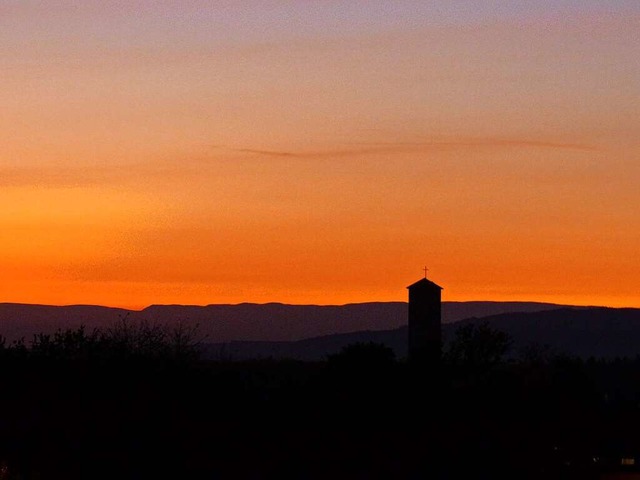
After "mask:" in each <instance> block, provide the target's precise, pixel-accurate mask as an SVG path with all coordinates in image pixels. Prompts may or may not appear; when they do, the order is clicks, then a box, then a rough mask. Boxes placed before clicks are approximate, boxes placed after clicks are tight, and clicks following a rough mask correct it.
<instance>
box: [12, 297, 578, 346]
mask: <svg viewBox="0 0 640 480" xmlns="http://www.w3.org/2000/svg"><path fill="white" fill-rule="evenodd" d="M559 307H560V305H556V304H549V303H537V302H483V301H472V302H444V303H443V322H444V323H450V322H454V321H457V320H461V319H464V318H469V317H472V316H477V317H482V316H487V315H491V314H498V313H505V312H513V311H540V310H549V309H554V308H559ZM407 308H408V307H407V303H406V302H367V303H350V304H345V305H290V304H285V303H277V302H271V303H265V304H257V303H248V302H245V303H240V304H211V305H150V306H148V307H146V308H144V309H142V310H129V309H124V308H116V307H103V306H95V305H68V306H49V305H33V304H21V303H0V334H2V335H4V336H5V337H6V338H7V339H8V340H9V341H11V340H15V339H19V338H23V337H24V338H25V340H27V341H29V340H31V338H32V337H33V335H34V334H37V333H52V332H55V331H56V330H57V329H68V328H78V327H80V326H82V325H84V326H85V328H86V329H88V330H92V329H94V328H108V327H109V326H111V325H113V324H114V323H116V322H118V321H119V320H120V319H122V318H126V319H128V320H130V321H134V322H135V321H147V322H151V323H158V324H165V325H166V324H168V325H177V324H186V325H188V326H196V325H197V326H198V331H199V335H200V336H201V337H203V338H206V339H207V341H208V342H212V343H214V342H230V341H241V340H246V341H248V340H253V341H296V340H302V339H305V338H310V337H319V336H323V335H330V334H337V333H350V332H358V331H364V330H372V331H378V330H390V329H394V328H399V327H401V326H403V325H406V323H407ZM575 308H580V307H575Z"/></svg>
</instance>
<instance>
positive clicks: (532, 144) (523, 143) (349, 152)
mask: <svg viewBox="0 0 640 480" xmlns="http://www.w3.org/2000/svg"><path fill="white" fill-rule="evenodd" d="M354 145H361V147H358V148H345V149H335V150H319V151H282V150H263V149H255V148H232V147H224V146H219V145H214V146H213V147H214V148H219V149H224V150H227V151H231V152H237V153H248V154H252V155H262V156H267V157H280V158H301V159H307V158H329V157H331V158H336V157H349V156H359V155H376V154H391V155H393V154H407V153H421V152H433V151H441V150H449V149H463V148H548V149H556V150H574V151H582V152H596V151H599V150H600V149H599V148H598V147H595V146H592V145H584V144H579V143H559V142H545V141H537V140H502V139H488V140H464V141H436V142H379V143H357V144H354Z"/></svg>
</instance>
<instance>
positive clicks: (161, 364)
mask: <svg viewBox="0 0 640 480" xmlns="http://www.w3.org/2000/svg"><path fill="white" fill-rule="evenodd" d="M195 335H196V332H194V331H185V330H181V329H174V330H166V329H164V328H161V327H157V326H153V325H149V324H144V323H135V324H134V323H131V322H128V321H127V320H123V321H121V322H120V323H118V324H117V325H115V326H114V327H112V328H110V329H107V330H105V331H92V332H86V331H85V330H84V329H79V330H72V331H64V332H58V333H57V334H54V335H50V336H47V335H38V336H36V337H35V338H34V339H33V341H31V342H29V343H28V344H27V343H25V342H17V343H13V344H6V342H1V343H0V374H1V375H2V394H1V395H0V479H7V478H16V479H18V478H21V479H30V478H34V479H35V478H39V479H40V478H53V479H59V478H64V479H76V478H77V479H81V478H83V479H84V478H92V479H99V478H119V479H126V478H132V479H133V478H171V477H172V476H173V477H174V478H252V479H261V478H276V477H281V478H304V479H315V478H318V479H321V478H332V479H334V478H363V479H364V478H366V479H369V478H435V479H450V478H487V479H488V478H492V479H493V478H521V479H527V478H531V479H538V478H539V479H554V478H558V479H560V478H576V479H578V478H579V479H589V478H594V479H595V478H599V475H600V473H601V472H603V471H607V470H616V469H618V470H620V469H624V468H633V466H630V465H622V463H625V462H626V463H631V462H630V459H634V461H638V459H636V457H635V456H636V455H639V454H640V444H639V443H638V441H637V440H636V437H638V435H637V432H638V431H640V416H639V413H640V410H639V406H640V381H639V380H640V360H638V359H620V360H616V361H609V362H604V361H598V360H588V361H583V360H579V359H575V358H569V357H563V356H559V355H552V354H551V353H550V352H548V351H547V350H545V348H544V347H541V346H535V345H532V346H531V347H530V348H528V349H526V350H525V351H523V352H520V353H519V355H518V356H517V357H516V358H517V359H516V360H514V359H513V358H514V356H513V355H509V356H508V357H507V356H506V355H507V353H508V351H509V344H510V342H509V338H508V337H507V336H506V335H504V334H502V333H501V332H498V331H495V330H492V329H491V328H489V327H487V326H486V325H485V326H482V325H481V326H476V325H471V326H469V325H467V326H465V327H463V328H462V329H460V330H459V331H458V332H457V333H456V336H455V338H454V339H453V341H452V342H451V343H450V344H449V345H448V346H447V348H446V351H445V352H444V354H443V359H442V363H441V364H440V365H438V366H434V365H430V366H424V367H418V366H415V365H409V364H407V363H406V362H405V361H404V360H403V359H396V358H394V355H393V352H392V351H391V350H390V349H388V348H386V347H384V346H381V345H377V344H355V345H351V346H349V347H347V348H345V349H344V350H343V351H342V352H341V353H340V354H337V355H334V356H331V357H329V358H328V359H327V360H326V361H323V362H297V361H270V360H260V361H254V362H225V361H209V360H202V359H200V358H199V357H198V355H197V351H198V345H197V342H196V341H195V340H196V336H195ZM506 358H509V360H505V359H506Z"/></svg>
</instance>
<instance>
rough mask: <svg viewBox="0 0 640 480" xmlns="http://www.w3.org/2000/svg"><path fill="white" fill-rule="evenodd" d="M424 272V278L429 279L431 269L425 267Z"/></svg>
mask: <svg viewBox="0 0 640 480" xmlns="http://www.w3.org/2000/svg"><path fill="white" fill-rule="evenodd" d="M423 270H424V278H427V272H428V271H429V269H428V268H427V267H424V268H423Z"/></svg>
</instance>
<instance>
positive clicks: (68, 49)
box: [0, 0, 640, 308]
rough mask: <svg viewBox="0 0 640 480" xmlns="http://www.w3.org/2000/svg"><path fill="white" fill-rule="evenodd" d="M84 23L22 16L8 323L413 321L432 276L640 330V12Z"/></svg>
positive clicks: (382, 9)
mask: <svg viewBox="0 0 640 480" xmlns="http://www.w3.org/2000/svg"><path fill="white" fill-rule="evenodd" d="M72 3H73V2H66V1H63V2H59V4H60V5H59V6H46V7H45V6H38V5H36V4H29V2H25V3H24V4H22V3H20V4H18V3H15V4H13V3H12V2H9V3H8V4H7V5H3V6H0V42H1V44H2V45H3V50H4V51H3V56H2V62H3V68H2V70H1V71H0V82H1V84H2V88H1V89H0V105H2V109H1V110H0V205H1V206H2V208H1V209H0V225H1V226H2V228H1V229H0V269H1V271H2V273H3V274H2V276H1V277H0V302H20V303H45V304H56V305H63V304H80V303H82V304H101V305H109V306H123V307H130V308H143V307H145V306H147V305H150V304H160V303H162V304H167V303H182V304H200V305H203V304H211V303H241V302H256V303H265V302H283V303H296V304H344V303H355V302H369V301H404V300H406V291H405V287H406V285H408V284H409V283H412V282H413V281H415V280H416V279H417V278H419V277H420V272H421V268H422V266H423V265H424V264H427V265H429V267H430V272H431V273H430V277H432V278H433V280H434V281H436V282H437V283H439V284H441V285H442V286H443V287H444V288H445V291H444V299H445V300H448V301H461V300H494V301H542V302H555V303H563V304H579V305H606V306H616V307H624V306H627V307H640V288H639V287H640V282H639V273H638V272H640V248H639V246H640V209H638V208H637V207H638V205H640V188H638V184H639V181H640V161H639V160H640V143H639V141H638V139H640V115H638V112H639V111H640V40H639V38H638V35H637V25H638V21H640V7H639V6H638V4H637V3H634V2H627V1H625V0H621V2H619V4H617V6H603V5H602V4H601V3H598V2H592V1H591V0H585V2H584V5H583V6H582V7H578V6H575V5H573V4H572V5H573V6H572V5H569V4H570V3H571V2H556V4H555V6H554V5H546V7H545V6H544V5H543V4H545V3H547V2H539V4H538V5H536V6H533V5H529V4H527V5H529V6H527V7H526V8H525V7H524V6H522V5H520V3H519V2H513V3H512V4H510V5H506V4H507V3H509V2H505V6H502V7H499V8H498V7H496V10H495V11H494V10H491V9H486V8H485V7H482V6H478V10H477V11H474V12H469V11H467V10H468V9H465V8H463V5H462V3H464V2H462V3H460V2H456V1H452V2H446V5H447V6H444V5H445V3H444V2H443V6H442V8H440V9H434V7H433V5H431V6H429V5H427V3H429V4H431V3H430V2H417V1H415V2H414V1H406V2H394V3H393V5H390V4H389V3H388V2H378V1H372V2H367V3H366V4H365V3H360V2H353V3H350V4H349V6H347V5H346V4H345V5H342V6H341V5H339V4H334V2H327V4H326V5H325V4H322V5H321V4H318V5H316V7H314V8H309V6H308V5H307V4H306V3H303V2H284V3H286V4H287V5H286V7H285V6H283V2H265V4H264V5H261V6H260V7H257V6H255V5H253V3H252V2H214V3H215V5H210V4H209V3H207V2H199V1H196V0H193V1H192V0H189V1H185V2H149V1H147V0H144V1H142V2H137V5H138V6H137V7H136V8H134V7H131V6H127V5H125V4H124V3H122V2H113V3H112V4H110V5H104V4H103V3H102V2H97V1H95V0H88V1H87V2H83V5H81V6H78V5H75V4H74V5H72ZM329 3H330V4H331V6H329ZM549 3H551V2H549ZM565 3H566V5H565ZM518 5H520V6H518ZM523 5H524V4H523ZM430 9H433V11H431V10H430ZM485 10H486V11H485ZM5 45H6V49H5Z"/></svg>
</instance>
